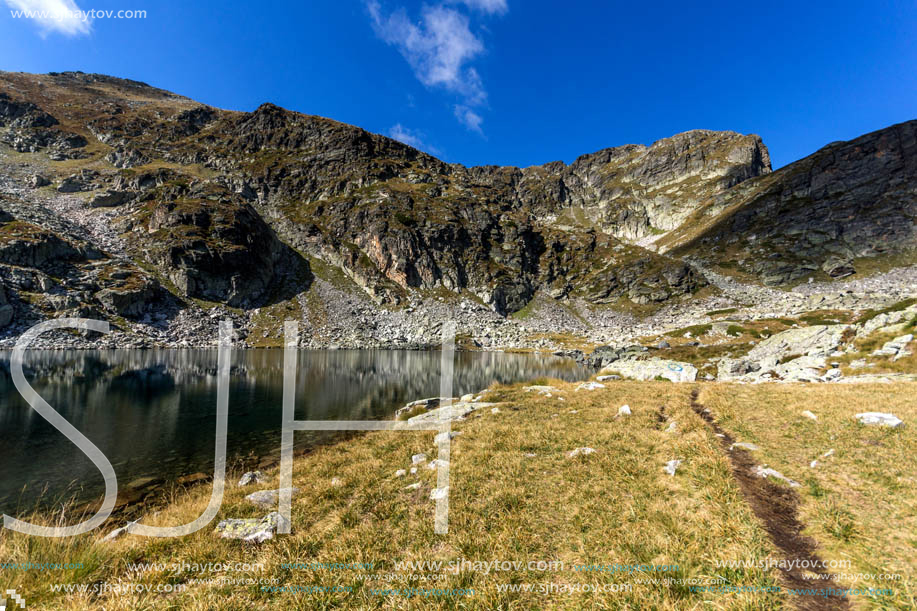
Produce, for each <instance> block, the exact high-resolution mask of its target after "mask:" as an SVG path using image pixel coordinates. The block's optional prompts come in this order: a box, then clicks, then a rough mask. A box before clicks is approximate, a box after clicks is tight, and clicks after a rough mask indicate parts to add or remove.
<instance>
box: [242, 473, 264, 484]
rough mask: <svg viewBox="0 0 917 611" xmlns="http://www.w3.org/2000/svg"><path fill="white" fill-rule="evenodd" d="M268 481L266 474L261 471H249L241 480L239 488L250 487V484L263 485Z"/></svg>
mask: <svg viewBox="0 0 917 611" xmlns="http://www.w3.org/2000/svg"><path fill="white" fill-rule="evenodd" d="M266 481H267V478H266V477H265V476H264V473H262V472H261V471H249V472H248V473H245V474H244V475H243V476H242V479H240V480H239V486H248V485H249V484H263V483H265V482H266Z"/></svg>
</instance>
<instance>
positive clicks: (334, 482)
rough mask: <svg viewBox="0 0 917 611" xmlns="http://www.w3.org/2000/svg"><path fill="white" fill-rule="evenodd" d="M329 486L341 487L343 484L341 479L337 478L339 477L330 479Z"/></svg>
mask: <svg viewBox="0 0 917 611" xmlns="http://www.w3.org/2000/svg"><path fill="white" fill-rule="evenodd" d="M331 485H332V486H343V485H344V482H342V481H341V478H339V477H332V478H331Z"/></svg>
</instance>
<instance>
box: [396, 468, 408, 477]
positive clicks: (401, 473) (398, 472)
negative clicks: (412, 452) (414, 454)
mask: <svg viewBox="0 0 917 611" xmlns="http://www.w3.org/2000/svg"><path fill="white" fill-rule="evenodd" d="M407 474H408V472H407V471H405V470H404V469H398V470H397V471H395V477H404V476H405V475H407Z"/></svg>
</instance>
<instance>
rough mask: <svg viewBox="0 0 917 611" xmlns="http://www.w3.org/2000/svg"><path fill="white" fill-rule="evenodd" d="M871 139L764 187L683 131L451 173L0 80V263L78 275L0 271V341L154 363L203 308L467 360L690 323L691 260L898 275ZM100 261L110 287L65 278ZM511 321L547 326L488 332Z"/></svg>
mask: <svg viewBox="0 0 917 611" xmlns="http://www.w3.org/2000/svg"><path fill="white" fill-rule="evenodd" d="M889 129H890V130H892V131H889V132H888V134H887V135H881V134H882V133H883V132H879V134H880V135H879V136H876V135H869V136H864V138H862V139H860V140H862V142H859V141H854V143H848V144H843V145H841V144H838V145H831V146H829V147H827V148H826V149H823V151H819V152H818V153H816V154H815V155H813V156H811V157H810V158H807V159H806V160H803V161H800V162H797V164H793V165H792V166H789V167H788V168H783V169H781V170H780V171H778V172H773V173H772V172H771V167H770V160H769V156H768V152H767V149H766V147H765V146H764V144H763V143H762V142H761V139H760V138H759V137H757V136H753V135H749V136H746V135H741V134H737V133H734V132H713V131H707V130H695V131H690V132H686V133H683V134H678V135H676V136H673V137H671V138H665V139H663V140H660V141H658V142H656V143H654V144H653V145H651V146H648V147H647V146H642V145H626V146H620V147H615V148H609V149H604V150H602V151H598V152H596V153H592V154H588V155H583V156H582V157H580V158H578V159H577V160H576V161H574V162H573V163H571V164H569V165H567V164H564V163H562V162H552V163H547V164H544V165H540V166H533V167H529V168H516V167H504V166H481V167H471V168H466V167H464V166H461V165H458V164H447V163H444V162H442V161H440V160H438V159H436V158H434V157H432V156H430V155H427V154H425V153H422V152H420V151H417V150H416V149H413V148H411V147H409V146H407V145H405V144H402V143H400V142H397V141H395V140H392V139H389V138H386V137H384V136H380V135H376V134H371V133H369V132H366V131H365V130H362V129H360V128H357V127H353V126H349V125H346V124H343V123H339V122H336V121H333V120H330V119H325V118H321V117H315V116H309V115H304V114H300V113H296V112H291V111H288V110H284V109H282V108H279V107H277V106H275V105H272V104H263V105H262V106H260V107H259V108H258V109H256V110H255V111H254V112H250V113H243V112H233V111H224V110H219V109H216V108H211V107H208V106H204V105H201V104H198V103H196V102H194V101H192V100H189V99H187V98H184V97H181V96H178V95H175V94H172V93H169V92H167V91H163V90H160V89H155V88H153V87H149V86H148V85H145V84H143V83H139V82H136V81H128V80H124V79H117V78H113V77H106V76H100V75H90V74H82V73H61V74H55V73H52V74H48V75H29V74H21V73H0V193H2V194H5V199H4V201H3V202H0V207H2V208H3V209H4V210H5V211H6V213H7V215H8V217H9V218H8V219H7V220H6V221H5V226H4V227H0V251H9V252H11V253H18V252H19V250H17V249H21V248H22V244H23V243H24V240H23V236H22V235H20V234H19V233H17V232H20V229H21V227H19V224H21V223H30V224H32V225H34V226H35V227H36V228H37V229H36V230H35V231H38V230H46V232H50V234H48V235H45V236H44V237H41V238H30V239H33V242H34V241H35V240H37V241H38V242H42V243H44V242H47V241H49V240H51V241H53V240H58V241H59V242H60V243H63V244H70V245H72V248H73V249H75V250H76V251H77V252H80V253H84V254H81V255H80V257H82V258H79V261H78V262H77V263H75V264H74V265H73V266H71V268H68V269H62V270H57V271H56V272H55V273H53V274H49V273H47V272H46V271H44V270H42V269H41V265H38V264H37V263H35V262H33V261H31V260H23V259H21V258H17V257H18V256H19V255H18V254H16V255H15V256H13V255H10V256H9V257H6V258H0V279H2V282H3V288H4V296H5V297H6V302H7V303H6V304H4V305H5V306H8V307H9V309H10V310H11V311H12V312H11V315H10V320H13V319H15V320H16V321H17V323H18V325H20V326H21V325H26V324H28V323H29V322H34V321H36V320H40V319H43V318H46V317H48V316H61V315H70V314H81V315H90V314H92V315H97V316H103V317H109V318H111V319H112V320H113V321H115V322H116V323H117V324H118V325H119V328H121V329H122V330H124V331H125V332H128V333H136V334H140V335H142V336H146V337H151V338H153V340H152V341H154V343H155V342H164V343H167V344H171V343H174V342H176V341H183V340H182V339H181V338H185V337H188V334H189V333H191V331H192V330H194V329H203V328H206V327H207V325H208V321H209V319H210V316H211V315H213V316H215V315H216V313H213V312H211V313H210V314H208V312H210V311H212V310H213V309H214V308H216V309H217V310H218V311H220V312H222V314H221V315H231V316H233V317H235V320H236V322H237V325H238V326H239V328H240V333H241V335H242V337H245V336H246V335H248V334H250V333H251V334H254V337H255V338H262V339H263V341H267V339H266V338H268V337H271V336H274V335H276V334H277V333H278V330H279V325H280V320H281V319H282V318H286V317H291V316H292V317H297V318H299V319H300V320H301V321H302V323H303V324H304V325H305V326H306V327H307V328H309V329H311V330H312V331H311V333H312V338H311V339H310V341H313V342H315V344H316V345H327V344H330V343H335V342H338V341H342V342H345V343H348V344H352V343H353V342H357V343H359V338H361V337H367V336H369V337H372V338H374V339H373V341H374V342H375V341H378V342H380V343H381V344H382V345H391V344H393V343H394V344H399V345H404V344H412V343H419V344H425V343H428V342H429V341H430V340H431V338H433V337H435V329H436V325H437V324H438V322H437V321H441V320H442V318H443V317H445V316H458V317H459V318H460V319H461V320H464V321H465V322H464V324H465V328H466V329H467V331H468V333H469V335H471V336H472V337H473V338H475V341H479V342H480V343H483V345H518V344H519V343H520V342H521V343H525V341H527V340H524V339H523V338H526V337H531V336H532V333H533V332H536V331H537V332H541V333H552V332H558V331H571V332H572V331H574V330H575V332H576V333H577V334H582V335H595V336H597V337H599V336H603V335H605V336H607V332H610V331H611V330H615V329H619V328H621V324H622V321H625V320H633V319H632V318H628V317H631V316H632V314H634V313H637V314H646V313H649V312H654V311H659V312H663V311H666V312H673V311H675V312H677V311H678V309H679V308H681V309H683V310H685V311H691V312H693V311H695V310H700V311H703V307H704V306H703V305H701V302H700V301H697V300H694V301H692V298H693V297H697V296H699V295H710V294H711V293H716V290H715V289H713V288H708V287H709V284H708V278H707V276H708V275H709V274H708V273H707V272H703V270H701V269H700V268H699V267H697V265H696V264H695V263H694V262H695V261H703V262H705V264H710V265H715V266H720V267H722V268H724V269H730V266H733V268H738V269H739V270H741V271H746V272H747V273H749V274H754V275H757V276H761V277H763V278H764V280H765V281H767V282H769V283H775V282H786V281H788V280H793V279H796V278H800V277H803V276H804V275H808V274H809V273H810V272H811V270H812V269H814V268H813V266H816V267H817V266H825V270H826V271H827V272H831V274H832V275H840V274H842V273H846V272H847V271H849V270H848V269H847V267H846V266H849V261H850V260H851V259H853V258H855V257H862V256H872V255H877V254H879V255H882V256H887V255H892V256H899V255H900V256H903V257H904V258H905V260H907V257H909V256H910V255H909V254H908V252H909V251H908V248H909V247H910V246H911V245H913V243H914V239H913V238H914V236H913V225H912V222H913V221H912V220H911V221H910V222H911V224H910V225H908V224H907V223H908V219H913V207H914V184H915V180H914V175H913V165H914V147H913V144H912V142H913V126H911V125H910V124H905V125H904V126H896V128H889ZM896 129H897V130H898V131H894V130H896ZM908 130H910V131H908ZM899 132H900V133H899ZM895 138H897V139H898V140H897V141H898V142H899V143H898V144H896V143H895V142H896V140H895ZM909 138H910V140H909ZM832 198H834V199H832ZM835 200H836V201H838V202H840V203H839V204H836V203H832V202H835ZM832 206H834V207H833V208H832ZM772 218H774V219H777V222H770V219H772ZM800 228H801V229H800ZM800 231H802V234H801V233H800ZM52 234H53V236H52ZM803 234H804V235H805V236H806V246H805V248H799V244H798V239H797V236H799V235H803ZM52 237H53V240H52ZM877 241H882V243H881V244H877ZM10 244H12V246H10ZM55 244H57V242H55ZM80 244H82V246H79V245H80ZM42 248H45V246H42ZM54 248H57V247H56V246H55V247H54ZM39 250H40V249H39ZM52 250H53V248H52ZM90 255H91V256H90ZM831 257H834V258H833V259H832V258H831ZM835 259H836V260H835ZM100 261H101V262H104V261H110V262H111V265H114V266H116V267H117V270H116V271H115V274H116V276H119V277H120V276H124V277H125V278H119V277H113V276H111V274H107V273H106V274H98V273H89V272H90V271H91V270H96V269H97V268H98V269H101V268H104V267H105V266H106V265H107V264H103V263H100ZM826 277H827V276H826ZM126 278H131V279H133V280H131V281H129V282H125V279H126ZM90 280H91V284H90V285H87V286H83V284H81V283H85V282H88V281H90ZM36 287H37V288H36ZM105 291H109V292H105ZM111 291H114V292H115V293H117V298H115V297H112V295H111ZM702 291H703V292H702ZM59 295H64V296H66V297H65V298H60V297H58V296H59ZM705 299H706V298H705ZM695 302H696V303H695ZM166 303H168V304H169V305H168V307H167V306H165V305H164V304H166ZM437 303H441V304H443V307H444V308H445V309H442V308H441V307H440V306H439V305H437ZM686 304H694V305H692V306H691V307H690V308H688V307H687V305H686ZM459 305H461V306H462V307H461V309H458V308H457V306H459ZM533 308H535V309H538V310H539V311H540V312H542V313H543V312H548V313H549V315H548V316H547V318H545V316H539V317H537V321H535V322H526V323H525V324H516V323H513V322H512V320H510V319H508V318H507V317H508V316H509V315H512V314H513V313H519V314H518V316H519V317H528V316H529V315H530V313H531V311H532V310H533ZM412 313H413V314H412ZM693 315H694V314H692V316H693ZM462 316H465V318H464V319H463V318H462ZM622 317H623V318H622ZM3 318H4V316H0V321H2V320H3ZM7 324H9V323H7ZM13 327H15V328H12V327H11V328H8V329H7V330H6V333H7V334H8V335H13V336H15V333H16V329H18V328H19V327H18V326H16V325H13ZM597 327H598V328H600V329H603V331H601V332H600V333H599V332H596V328H597ZM192 335H193V334H192ZM262 339H259V340H258V341H262ZM250 341H254V339H250ZM539 341H541V340H539ZM253 345H257V342H255V344H253Z"/></svg>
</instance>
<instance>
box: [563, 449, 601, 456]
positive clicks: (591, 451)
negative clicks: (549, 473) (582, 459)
mask: <svg viewBox="0 0 917 611" xmlns="http://www.w3.org/2000/svg"><path fill="white" fill-rule="evenodd" d="M590 454H595V450H594V449H593V448H576V449H575V450H572V451H570V452H568V453H567V458H576V457H577V456H589V455H590Z"/></svg>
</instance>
